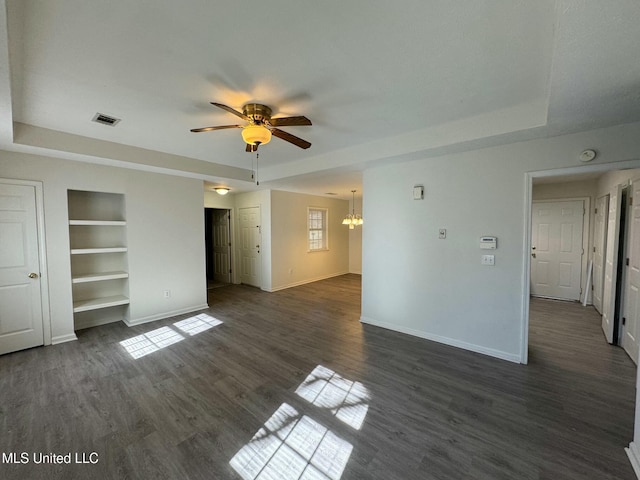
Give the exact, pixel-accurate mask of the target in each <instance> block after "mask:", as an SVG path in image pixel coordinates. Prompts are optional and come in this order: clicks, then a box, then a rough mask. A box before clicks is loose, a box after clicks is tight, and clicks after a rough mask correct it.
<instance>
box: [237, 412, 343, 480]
mask: <svg viewBox="0 0 640 480" xmlns="http://www.w3.org/2000/svg"><path fill="white" fill-rule="evenodd" d="M352 450H353V446H352V445H351V444H350V443H349V442H347V441H345V440H343V439H341V438H340V437H338V436H337V435H335V434H334V433H333V432H331V431H330V430H328V429H327V428H325V427H323V426H322V425H320V424H319V423H318V422H316V421H315V420H313V419H311V418H309V417H308V416H306V415H301V414H300V413H298V411H297V410H296V409H295V408H293V407H292V406H291V405H288V404H286V403H283V404H282V405H280V407H279V408H278V410H277V411H276V412H275V413H274V414H273V415H272V416H271V418H269V420H267V421H266V422H265V424H264V426H263V428H261V429H260V430H258V433H256V434H255V435H254V436H253V438H252V439H251V441H250V442H249V443H248V444H247V445H245V446H244V447H242V449H241V450H240V451H239V452H238V453H237V454H236V455H235V456H234V457H233V458H232V459H231V461H230V462H229V463H230V465H231V466H232V467H233V468H234V470H235V471H236V472H238V474H240V476H241V477H242V478H243V479H244V480H267V479H269V480H271V479H274V480H275V479H280V480H339V479H340V477H341V476H342V472H343V471H344V469H345V467H346V465H347V462H348V461H349V457H350V456H351V451H352Z"/></svg>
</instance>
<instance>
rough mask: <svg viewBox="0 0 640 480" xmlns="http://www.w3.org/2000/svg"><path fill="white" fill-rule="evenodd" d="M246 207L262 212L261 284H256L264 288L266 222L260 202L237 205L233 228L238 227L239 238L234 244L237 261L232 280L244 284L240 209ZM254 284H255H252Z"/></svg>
mask: <svg viewBox="0 0 640 480" xmlns="http://www.w3.org/2000/svg"><path fill="white" fill-rule="evenodd" d="M245 208H257V209H258V211H259V212H260V285H255V286H256V287H257V288H259V289H260V290H264V289H265V287H264V285H265V282H264V271H265V269H264V259H263V257H264V255H262V252H263V251H264V241H263V240H264V237H263V232H264V224H263V208H262V204H258V205H251V204H249V205H242V206H238V207H236V209H237V212H238V215H237V221H236V223H235V228H234V229H233V230H236V229H237V238H238V241H237V242H234V245H235V246H236V254H235V262H234V264H233V265H234V266H233V275H232V280H233V283H235V284H242V251H241V250H242V245H241V244H242V232H241V227H242V225H241V220H240V219H241V215H240V213H241V212H240V210H242V209H245ZM251 286H254V285H251Z"/></svg>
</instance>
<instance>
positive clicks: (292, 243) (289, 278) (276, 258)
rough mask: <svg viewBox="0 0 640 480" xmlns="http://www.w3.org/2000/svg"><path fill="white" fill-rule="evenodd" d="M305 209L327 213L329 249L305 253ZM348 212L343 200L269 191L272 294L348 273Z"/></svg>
mask: <svg viewBox="0 0 640 480" xmlns="http://www.w3.org/2000/svg"><path fill="white" fill-rule="evenodd" d="M308 207H323V208H327V209H328V210H329V217H328V218H329V224H328V233H329V239H328V240H329V250H326V251H321V252H309V251H308V248H309V242H308V230H307V208H308ZM348 209H349V208H348V202H346V201H345V200H338V199H334V198H328V197H321V196H315V195H303V194H300V193H290V192H282V191H278V190H272V191H271V232H272V238H271V252H272V257H271V266H272V267H271V268H272V283H271V291H275V290H280V289H283V288H288V287H293V286H295V285H301V284H303V283H309V282H313V281H316V280H321V279H324V278H329V277H333V276H336V275H343V274H345V273H348V272H349V233H348V232H349V228H348V227H347V226H346V225H342V220H343V218H344V217H345V216H346V215H347V212H348Z"/></svg>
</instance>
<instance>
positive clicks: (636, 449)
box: [624, 442, 640, 479]
mask: <svg viewBox="0 0 640 480" xmlns="http://www.w3.org/2000/svg"><path fill="white" fill-rule="evenodd" d="M624 451H625V452H627V456H628V457H629V461H630V462H631V466H632V467H633V471H634V472H636V477H638V478H639V479H640V446H638V444H637V443H636V442H631V443H630V444H629V447H628V448H625V449H624Z"/></svg>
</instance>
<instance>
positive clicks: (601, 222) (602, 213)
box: [593, 195, 609, 314]
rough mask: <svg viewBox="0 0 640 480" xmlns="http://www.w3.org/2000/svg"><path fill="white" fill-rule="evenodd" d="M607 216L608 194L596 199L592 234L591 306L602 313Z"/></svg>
mask: <svg viewBox="0 0 640 480" xmlns="http://www.w3.org/2000/svg"><path fill="white" fill-rule="evenodd" d="M608 218H609V195H603V196H602V197H600V198H598V199H597V200H596V215H595V226H594V234H593V306H594V307H595V309H596V310H597V311H598V312H600V314H602V291H603V286H604V259H605V252H606V248H607V219H608Z"/></svg>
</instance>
